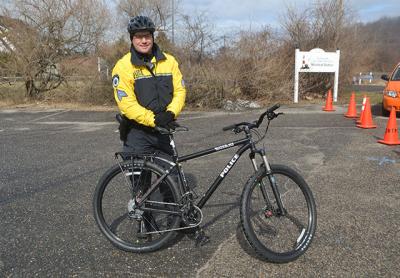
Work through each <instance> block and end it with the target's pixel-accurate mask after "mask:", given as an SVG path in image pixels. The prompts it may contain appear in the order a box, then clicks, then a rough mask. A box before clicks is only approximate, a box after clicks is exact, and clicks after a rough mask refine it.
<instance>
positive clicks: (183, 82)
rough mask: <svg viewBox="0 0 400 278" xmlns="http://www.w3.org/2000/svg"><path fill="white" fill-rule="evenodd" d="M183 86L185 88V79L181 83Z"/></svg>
mask: <svg viewBox="0 0 400 278" xmlns="http://www.w3.org/2000/svg"><path fill="white" fill-rule="evenodd" d="M181 84H182V87H185V81H183V79H182V81H181Z"/></svg>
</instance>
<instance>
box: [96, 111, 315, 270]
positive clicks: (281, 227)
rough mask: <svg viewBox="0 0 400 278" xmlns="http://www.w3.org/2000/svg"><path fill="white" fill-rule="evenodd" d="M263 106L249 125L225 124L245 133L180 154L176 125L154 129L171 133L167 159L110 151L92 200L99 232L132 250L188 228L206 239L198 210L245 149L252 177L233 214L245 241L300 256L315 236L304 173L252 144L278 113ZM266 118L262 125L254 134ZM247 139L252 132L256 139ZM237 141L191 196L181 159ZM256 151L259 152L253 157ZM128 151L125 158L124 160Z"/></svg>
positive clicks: (265, 252) (154, 246)
mask: <svg viewBox="0 0 400 278" xmlns="http://www.w3.org/2000/svg"><path fill="white" fill-rule="evenodd" d="M277 108H279V104H276V105H275V106H273V107H271V108H269V109H268V110H267V111H265V112H264V113H263V114H261V115H260V117H259V119H258V120H257V121H254V122H252V123H248V122H241V123H237V124H234V125H231V126H227V127H224V128H223V130H225V131H226V130H232V131H233V132H235V133H242V132H243V133H244V135H245V137H244V138H242V139H240V140H237V141H233V142H229V143H226V144H223V145H220V146H217V147H214V148H210V149H206V150H203V151H199V152H196V153H193V154H189V155H185V156H179V155H178V153H177V150H176V148H175V144H174V140H173V133H174V132H177V131H182V130H185V131H187V128H184V127H178V128H177V129H176V130H175V131H171V132H170V131H168V130H165V129H159V131H160V132H164V133H167V134H169V135H170V139H171V146H172V147H173V151H174V155H173V161H169V160H167V159H165V158H162V157H158V156H156V155H134V154H129V153H116V158H118V163H117V164H116V165H115V166H114V167H112V168H111V169H109V170H108V171H107V172H106V173H105V174H104V175H103V176H102V177H101V179H100V181H99V183H98V185H97V187H96V190H95V193H94V200H93V207H94V216H95V219H96V222H97V224H98V226H99V228H100V230H101V232H102V233H103V234H104V235H105V236H106V238H107V239H108V240H110V241H111V242H112V243H113V244H114V245H115V246H116V247H118V248H120V249H122V250H125V251H129V252H136V253H144V252H151V251H155V250H158V249H160V248H162V247H164V246H166V245H167V244H168V243H171V241H172V239H173V238H174V237H175V236H176V233H177V232H178V231H180V230H187V229H192V230H195V231H196V233H197V235H198V237H197V239H199V241H200V243H201V242H204V241H206V239H207V238H206V237H205V236H204V233H203V232H202V230H201V228H200V224H201V222H202V219H203V214H202V210H201V209H202V208H203V206H204V205H205V204H206V202H207V200H208V199H209V198H210V197H211V195H212V194H213V193H214V191H215V190H216V189H217V187H218V186H219V185H220V184H221V182H222V181H223V180H224V178H225V177H226V175H227V174H228V173H229V172H230V170H231V169H232V167H233V166H234V165H235V163H236V162H237V161H238V160H239V158H240V157H241V155H242V154H243V153H244V152H246V151H247V150H250V152H249V157H250V160H251V163H252V165H253V168H254V171H255V173H254V175H253V176H251V177H250V178H249V180H248V181H247V183H246V185H245V186H244V189H243V193H242V196H241V204H240V220H241V225H242V228H243V232H244V234H245V237H246V239H247V241H248V242H249V244H250V245H251V246H252V247H253V248H254V250H255V251H256V252H257V253H258V254H259V255H260V256H261V257H263V258H264V259H267V260H269V261H272V262H281V263H282V262H289V261H292V260H295V259H296V258H298V257H299V256H300V255H302V254H303V253H304V252H305V251H306V250H307V248H308V247H309V246H310V243H311V241H312V239H313V237H314V234H315V230H316V223H317V214H316V206H315V201H314V198H313V195H312V192H311V190H310V188H309V187H308V185H307V183H306V182H305V181H304V179H303V178H302V177H301V176H300V175H299V174H298V173H297V172H296V171H294V170H292V169H290V168H288V167H287V166H283V165H270V164H269V162H268V160H267V157H266V154H265V149H264V148H258V147H257V146H256V144H257V143H258V142H260V141H261V140H262V139H264V137H265V136H266V133H267V131H268V127H269V124H270V121H271V120H272V119H274V118H276V117H278V116H279V115H280V114H283V113H275V112H274V111H275V110H276V109H277ZM265 116H266V117H267V119H268V125H267V127H266V129H265V133H264V134H263V135H261V134H260V133H259V132H258V131H257V128H259V127H260V125H261V123H262V122H263V120H264V118H265ZM254 137H257V139H255V138H254ZM235 146H240V148H238V150H237V152H236V153H235V155H234V156H233V157H232V159H231V160H230V161H229V162H228V163H227V164H226V166H225V167H224V168H223V170H222V171H221V173H220V174H219V175H218V177H217V178H216V179H215V181H214V182H213V184H212V185H211V186H210V187H209V189H208V190H207V192H205V193H204V195H203V196H202V197H201V198H200V200H198V201H197V199H198V196H197V194H196V193H195V192H194V191H193V190H192V189H191V187H190V186H189V185H188V182H187V180H186V177H185V174H184V171H183V169H182V166H181V164H182V162H185V161H188V160H191V159H195V158H198V157H202V156H205V155H209V154H211V153H215V152H220V151H223V150H226V149H229V148H233V147H235ZM256 155H259V157H260V158H261V163H257V160H256ZM127 157H128V159H127Z"/></svg>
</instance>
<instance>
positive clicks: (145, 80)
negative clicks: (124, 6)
mask: <svg viewBox="0 0 400 278" xmlns="http://www.w3.org/2000/svg"><path fill="white" fill-rule="evenodd" d="M154 31H155V26H154V23H153V22H152V21H151V20H150V18H148V17H145V16H136V17H134V18H132V19H131V20H130V21H129V24H128V32H129V34H130V40H131V49H130V52H129V53H127V54H126V55H125V56H123V57H122V58H121V59H120V60H119V61H118V62H117V63H116V65H115V67H114V69H113V71H112V75H113V77H112V83H113V87H114V97H115V101H116V102H117V105H118V108H119V110H120V112H121V114H122V116H123V118H122V119H120V120H122V121H120V123H121V124H120V133H121V134H120V135H121V136H120V137H121V140H122V141H123V149H124V152H131V153H134V154H154V153H155V154H156V155H157V156H163V157H165V158H167V159H170V157H171V155H172V154H173V153H172V147H171V145H170V140H169V136H168V135H165V134H160V133H159V132H157V131H156V130H155V129H154V127H155V126H160V127H163V128H167V129H174V128H175V126H176V124H175V119H176V118H177V117H178V115H179V113H180V112H181V110H182V109H183V106H184V104H185V97H186V89H185V86H184V82H183V80H182V74H181V72H180V70H179V67H178V63H177V62H176V60H175V58H174V57H173V56H171V55H169V54H166V53H164V52H162V51H161V50H160V48H159V47H158V45H157V44H155V43H154ZM141 177H142V178H143V180H142V186H143V187H144V188H143V190H147V189H146V187H148V186H149V185H150V184H149V180H150V179H151V173H143V174H142V175H141ZM160 193H161V195H162V196H163V199H162V200H161V201H165V202H168V201H169V197H168V188H165V187H163V186H162V185H161V186H160ZM154 227H156V224H155V223H154V218H153V215H152V214H151V213H147V212H145V213H144V214H143V221H141V224H140V227H139V230H138V232H139V235H138V237H141V236H140V234H142V233H144V232H146V231H145V230H147V231H152V230H154ZM144 238H146V236H144ZM150 238H151V237H150Z"/></svg>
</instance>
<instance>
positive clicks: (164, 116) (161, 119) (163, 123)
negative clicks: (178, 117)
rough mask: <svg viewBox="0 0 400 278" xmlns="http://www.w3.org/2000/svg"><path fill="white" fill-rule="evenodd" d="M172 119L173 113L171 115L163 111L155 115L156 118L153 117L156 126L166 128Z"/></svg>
mask: <svg viewBox="0 0 400 278" xmlns="http://www.w3.org/2000/svg"><path fill="white" fill-rule="evenodd" d="M174 118H175V115H174V113H172V112H171V111H165V112H161V113H158V114H156V116H155V117H154V123H155V124H156V126H160V127H165V128H167V127H168V124H169V123H171V122H172V121H173V120H174Z"/></svg>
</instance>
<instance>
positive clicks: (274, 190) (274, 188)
mask: <svg viewBox="0 0 400 278" xmlns="http://www.w3.org/2000/svg"><path fill="white" fill-rule="evenodd" d="M258 153H259V154H260V156H261V157H262V160H263V164H262V165H261V166H263V167H265V171H266V174H267V177H268V180H269V183H270V185H271V189H272V193H273V194H274V197H275V200H276V204H277V206H278V210H277V213H278V215H279V216H284V215H285V214H286V210H285V208H284V207H283V203H282V199H281V194H280V192H279V189H278V186H277V184H276V179H275V176H274V175H273V174H272V171H271V166H270V165H269V162H268V160H267V156H266V155H265V151H264V150H259V151H258ZM250 160H251V163H252V164H253V168H254V170H255V171H257V170H258V167H257V161H256V159H255V155H254V153H252V154H250ZM259 183H260V189H261V194H262V196H263V198H264V200H265V203H266V207H267V208H273V206H272V204H271V201H270V197H269V196H268V192H267V190H266V189H265V187H266V185H265V184H264V182H263V181H262V180H260V181H259ZM267 216H272V214H271V215H267Z"/></svg>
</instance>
